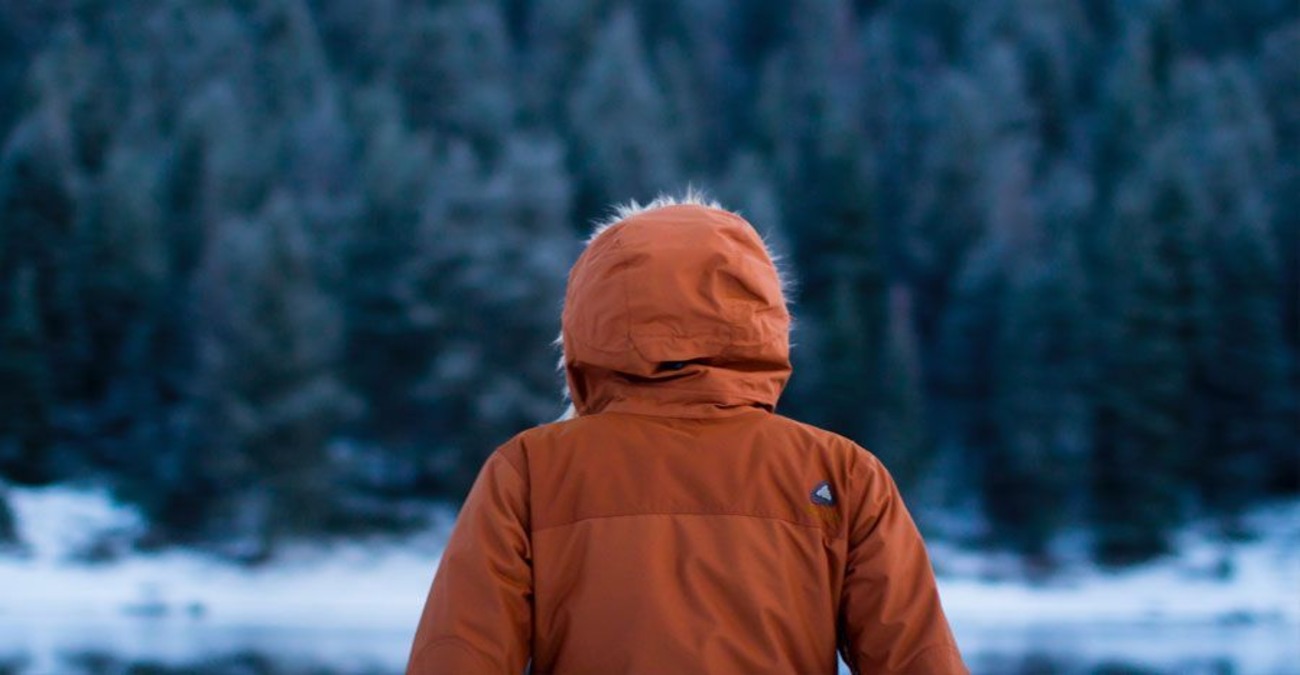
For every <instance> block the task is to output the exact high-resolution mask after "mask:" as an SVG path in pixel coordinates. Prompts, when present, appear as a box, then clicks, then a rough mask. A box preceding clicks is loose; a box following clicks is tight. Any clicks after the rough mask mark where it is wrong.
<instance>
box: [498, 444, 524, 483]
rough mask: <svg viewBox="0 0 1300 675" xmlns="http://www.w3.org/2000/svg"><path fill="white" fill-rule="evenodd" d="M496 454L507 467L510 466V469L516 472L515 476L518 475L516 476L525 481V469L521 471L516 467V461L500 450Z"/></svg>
mask: <svg viewBox="0 0 1300 675" xmlns="http://www.w3.org/2000/svg"><path fill="white" fill-rule="evenodd" d="M496 454H497V455H498V456H499V457H501V461H503V462H505V463H506V465H507V466H509V467H510V468H511V470H513V471H514V472H515V475H516V476H519V479H520V480H525V479H524V472H523V469H520V468H519V467H517V466H515V462H514V460H512V459H510V457H509V456H507V455H506V453H504V452H501V451H500V450H498V451H497V453H496ZM525 482H527V481H526V480H525Z"/></svg>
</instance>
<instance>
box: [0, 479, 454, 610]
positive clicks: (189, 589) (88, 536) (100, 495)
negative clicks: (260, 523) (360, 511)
mask: <svg viewBox="0 0 1300 675" xmlns="http://www.w3.org/2000/svg"><path fill="white" fill-rule="evenodd" d="M8 497H9V500H10V505H11V507H12V509H13V511H14V516H15V520H16V521H17V527H18V535H19V537H20V539H21V541H22V543H23V544H24V545H25V548H26V549H27V550H28V552H29V553H28V554H27V555H24V556H16V557H15V556H0V579H3V592H0V619H4V618H12V617H21V618H22V619H23V620H24V621H25V622H42V621H44V622H58V621H66V620H72V619H75V620H77V621H91V620H96V621H98V620H109V619H114V618H120V617H122V616H124V615H134V616H139V617H148V618H161V617H179V618H183V619H186V620H202V621H204V622H208V623H214V622H215V623H226V624H240V625H246V624H250V623H251V624H269V625H281V626H311V627H330V626H371V627H399V626H400V627H402V628H403V629H407V630H409V629H410V628H411V627H412V626H414V625H415V622H416V620H417V619H418V617H419V613H420V609H421V607H422V606H423V602H424V596H425V593H426V592H427V590H428V587H429V583H430V582H431V580H432V579H433V574H434V572H435V571H436V570H437V565H438V560H439V558H440V557H441V553H442V548H443V546H444V544H445V541H446V537H447V535H448V533H449V532H450V529H451V524H452V521H453V516H452V514H451V511H450V509H445V510H443V512H442V514H441V515H440V517H438V518H437V519H436V522H437V525H436V526H435V527H434V528H433V529H432V530H431V531H429V532H427V533H424V534H422V535H421V536H419V537H416V538H413V539H410V540H407V541H404V542H397V541H391V540H389V541H381V542H379V543H366V542H351V543H346V544H338V545H333V546H327V545H301V546H295V547H290V548H288V549H287V550H286V551H285V552H284V553H283V554H282V555H281V556H280V557H279V558H278V559H277V560H276V561H275V562H274V563H271V564H268V565H265V566H262V567H258V568H245V567H240V566H237V565H233V564H230V563H226V562H223V561H220V560H215V559H213V558H211V557H209V556H205V555H201V554H198V553H193V552H187V551H169V552H165V553H158V554H141V553H132V554H130V555H127V556H125V557H123V558H122V559H120V560H115V561H111V562H106V563H99V564H85V563H78V562H75V561H73V560H70V559H69V557H70V556H72V555H73V554H75V553H76V552H77V551H80V550H83V549H84V548H85V547H86V546H88V545H89V544H90V543H91V542H93V541H94V540H95V539H96V538H97V537H100V536H103V535H105V534H106V533H108V534H112V533H117V532H124V531H125V532H129V531H131V530H133V529H136V528H139V527H140V523H141V521H140V518H139V516H138V514H136V513H135V512H134V511H133V510H132V509H130V508H128V507H125V506H122V505H119V504H115V503H114V502H112V500H111V499H110V498H109V496H108V494H107V493H106V492H104V491H101V490H78V489H71V488H65V487H51V488H41V489H28V488H23V489H16V488H15V489H10V490H9V491H8Z"/></svg>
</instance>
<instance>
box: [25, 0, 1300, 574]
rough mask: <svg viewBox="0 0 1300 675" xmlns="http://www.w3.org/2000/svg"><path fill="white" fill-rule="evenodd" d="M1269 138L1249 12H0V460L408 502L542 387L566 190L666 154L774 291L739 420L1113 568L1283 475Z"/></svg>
mask: <svg viewBox="0 0 1300 675" xmlns="http://www.w3.org/2000/svg"><path fill="white" fill-rule="evenodd" d="M1298 139H1300V4H1298V3H1296V2H1293V1H1291V0H1232V1H1228V0H1221V1H1219V2H1213V1H1209V0H1180V1H1175V0H1140V1H1126V0H991V1H987V2H973V1H970V0H893V1H890V0H789V1H784V2H753V1H751V0H645V1H643V2H617V1H602V0H562V1H560V0H557V1H554V2H545V3H542V2H529V1H527V0H473V1H471V0H464V1H460V2H457V1H453V0H448V1H444V2H439V1H431V0H365V1H364V2H362V1H358V0H228V1H225V2H219V1H216V0H188V1H187V0H42V1H41V2H33V1H31V0H0V406H3V411H2V413H0V478H2V479H3V480H4V481H7V482H9V483H10V484H21V485H42V484H50V483H63V482H93V483H96V484H107V485H110V486H112V489H113V490H114V492H115V493H116V494H117V495H118V496H119V498H121V499H123V500H125V501H127V502H129V503H132V504H135V505H137V506H138V507H139V508H140V509H141V510H142V512H143V513H144V514H145V515H146V516H147V518H148V519H149V522H150V526H149V527H150V530H149V532H148V534H147V536H145V537H144V538H143V539H141V540H140V541H138V542H136V543H137V544H138V545H140V546H144V547H160V546H169V545H177V544H179V545H188V546H199V547H202V548H206V549H209V550H212V551H215V552H217V553H219V554H222V555H229V556H232V557H235V558H238V559H243V560H247V561H256V560H260V559H264V558H266V557H267V556H268V555H271V554H272V552H273V551H274V550H275V547H276V546H277V545H278V544H279V543H280V542H283V541H285V540H291V539H295V538H304V537H318V536H337V535H357V534H364V533H368V532H375V531H394V530H403V529H406V528H412V527H417V526H419V525H420V522H421V519H422V517H423V515H424V514H426V513H428V510H429V509H428V505H429V504H430V503H431V502H435V501H440V500H452V501H454V500H458V499H460V498H462V497H463V495H464V493H465V491H466V490H467V488H468V485H469V484H470V482H471V481H472V480H473V478H474V476H475V474H476V472H477V470H478V468H479V466H480V465H481V463H482V461H483V460H484V458H485V457H486V455H487V454H488V453H490V452H491V451H492V450H493V448H494V447H495V446H496V445H498V444H499V443H501V442H503V441H504V440H506V439H507V438H508V437H509V436H510V435H512V434H514V433H515V432H517V431H519V430H521V429H523V428H525V427H527V426H530V425H533V424H536V423H539V422H543V421H546V420H548V419H553V418H554V417H555V416H557V415H558V414H559V413H560V412H561V409H562V406H561V402H560V398H559V393H558V392H559V389H560V385H561V378H560V376H559V375H558V374H557V373H556V371H555V361H556V356H557V355H556V352H555V351H554V348H553V347H552V346H551V340H552V339H553V338H554V336H555V335H556V334H557V332H558V327H559V311H560V304H561V298H562V292H563V285H564V281H565V274H566V272H567V269H568V266H569V264H570V263H571V262H572V260H573V258H574V257H575V256H576V254H577V252H578V250H579V242H580V240H581V238H582V236H583V234H584V232H585V231H586V230H587V228H588V226H589V223H590V221H591V220H592V219H594V218H596V217H599V216H602V215H605V214H606V213H607V211H608V207H609V205H610V204H612V203H614V202H621V201H625V200H628V199H632V198H635V199H641V200H645V199H648V198H652V197H654V196H655V195H656V194H657V193H659V192H661V191H679V190H681V189H683V188H684V187H685V186H686V185H687V184H693V185H695V186H696V187H702V188H705V189H707V190H709V191H710V193H711V194H712V195H713V196H715V197H717V198H718V199H720V200H722V201H723V202H724V203H725V204H726V205H727V206H729V207H730V208H735V209H739V210H740V211H742V213H744V214H745V215H746V216H747V217H748V218H749V219H750V220H751V221H752V222H753V223H754V225H755V226H756V227H757V228H758V229H760V230H761V231H763V232H765V233H767V235H768V236H769V237H770V238H771V239H772V240H773V241H775V242H776V243H777V246H778V247H779V248H780V249H781V250H782V251H783V253H784V254H785V256H786V264H787V265H789V266H790V267H791V268H792V271H793V273H794V276H795V277H796V279H797V280H798V289H797V304H796V306H795V314H796V317H797V319H798V326H797V328H796V334H795V342H796V343H797V346H796V370H795V376H794V380H793V382H792V385H791V388H790V390H788V392H787V395H786V397H785V398H784V399H783V406H782V411H783V412H785V413H788V414H791V415H793V416H796V417H800V418H802V419H805V420H807V421H809V422H813V423H818V424H822V425H825V426H828V427H830V428H832V429H835V430H837V431H840V432H842V433H845V434H847V435H849V436H851V437H853V438H854V439H856V440H857V441H859V442H860V443H862V444H864V445H866V446H867V447H868V448H870V449H872V450H873V451H874V452H876V453H877V454H878V455H880V456H881V457H882V458H883V459H884V460H885V462H886V464H887V465H889V466H890V467H891V469H892V470H893V471H894V472H895V474H896V476H897V477H898V479H899V481H900V483H901V484H902V485H903V489H904V492H905V494H906V495H907V497H908V500H909V503H910V504H912V505H913V508H914V509H915V511H916V512H917V514H918V516H919V518H920V519H921V521H922V525H923V527H925V528H926V529H927V530H928V531H930V532H931V533H932V534H934V535H935V536H942V537H949V538H952V539H955V540H958V541H964V542H968V543H971V544H975V545H980V546H987V547H994V548H1003V549H1008V550H1012V551H1015V552H1018V553H1020V554H1022V555H1024V556H1025V557H1026V559H1030V560H1036V561H1040V562H1042V563H1045V564H1049V565H1050V564H1051V561H1052V560H1053V559H1055V558H1056V557H1058V556H1059V555H1061V552H1062V551H1065V550H1069V548H1070V547H1071V546H1075V547H1077V544H1078V542H1079V541H1084V542H1086V550H1088V551H1090V554H1091V555H1093V556H1094V557H1095V558H1096V559H1098V560H1101V561H1103V562H1105V563H1109V564H1124V563H1131V562H1136V561H1140V560H1144V559H1147V558H1149V557H1151V556H1154V555H1158V554H1160V553H1161V552H1162V551H1164V550H1165V549H1166V547H1167V546H1168V545H1169V542H1168V535H1169V533H1170V532H1171V531H1172V529H1173V528H1174V527H1176V526H1177V525H1179V524H1180V523H1183V522H1185V521H1186V520H1187V519H1190V518H1202V517H1213V518H1216V519H1217V520H1218V522H1220V523H1221V524H1222V528H1223V533H1224V535H1225V536H1232V535H1233V534H1234V529H1235V528H1234V522H1235V517H1236V516H1237V515H1238V514H1240V513H1241V512H1242V510H1243V509H1244V508H1246V507H1248V506H1250V505H1252V504H1254V503H1256V502H1259V501H1261V500H1265V499H1269V498H1271V497H1276V496H1281V495H1291V496H1294V495H1296V494H1297V493H1300V449H1298V448H1300V416H1298V415H1297V393H1298V392H1300V368H1298V364H1300V358H1298V357H1300V315H1298V314H1297V312H1298V311H1300V278H1298V276H1297V273H1298V271H1300V215H1298V214H1300V209H1298V208H1297V207H1298V206H1300V152H1298V150H1297V141H1298ZM3 503H4V498H3V492H2V489H0V536H3V531H4V529H5V528H4V521H5V509H4V506H3ZM1071 542H1074V543H1071Z"/></svg>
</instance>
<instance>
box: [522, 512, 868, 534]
mask: <svg viewBox="0 0 1300 675" xmlns="http://www.w3.org/2000/svg"><path fill="white" fill-rule="evenodd" d="M640 516H696V517H706V518H707V517H709V516H722V517H729V518H756V519H759V520H774V521H776V522H778V523H786V524H788V525H794V526H795V527H802V528H805V529H809V530H818V531H820V532H823V533H827V534H830V533H828V532H827V531H826V529H825V528H823V527H822V526H821V525H810V524H808V523H801V522H798V521H795V520H790V519H788V518H780V517H777V516H762V515H756V514H753V513H723V512H707V513H705V512H695V511H650V512H645V513H614V514H609V515H604V516H587V517H585V518H578V519H575V520H570V521H567V522H563V523H556V524H555V525H543V526H542V527H538V528H534V529H533V533H534V534H535V533H537V532H543V531H546V530H554V529H556V528H560V527H568V526H570V525H577V524H578V523H582V522H586V521H588V520H606V519H611V518H637V517H640ZM830 536H831V538H832V539H843V538H844V537H841V536H838V535H835V534H830Z"/></svg>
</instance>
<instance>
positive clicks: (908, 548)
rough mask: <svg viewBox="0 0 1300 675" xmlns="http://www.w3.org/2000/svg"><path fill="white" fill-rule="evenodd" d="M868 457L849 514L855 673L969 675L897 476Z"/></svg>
mask: <svg viewBox="0 0 1300 675" xmlns="http://www.w3.org/2000/svg"><path fill="white" fill-rule="evenodd" d="M862 454H863V455H865V457H866V461H863V462H860V463H859V464H858V466H857V468H856V469H855V471H854V473H853V477H852V483H853V484H852V485H851V486H850V487H851V495H850V498H851V500H853V501H852V502H851V503H850V504H849V505H848V506H849V508H850V509H851V510H850V511H849V512H848V514H846V515H847V518H848V526H849V528H848V538H849V541H848V557H847V559H846V566H845V576H844V586H843V592H842V594H841V596H840V609H839V632H840V652H841V654H842V655H843V657H844V660H845V662H846V663H847V664H848V665H849V668H850V669H851V670H852V671H853V672H854V673H855V674H857V673H871V674H872V675H877V674H878V675H965V674H966V673H968V671H967V670H966V666H965V665H963V664H962V660H961V655H960V653H959V652H958V650H957V643H956V641H955V640H954V639H953V636H952V631H951V630H950V629H949V627H948V620H947V618H946V617H945V616H944V613H943V607H942V606H940V604H939V592H938V588H937V587H936V585H935V580H934V572H933V570H932V569H931V567H930V558H929V556H928V555H927V554H926V552H925V544H924V542H922V540H921V535H920V533H919V532H918V531H917V529H916V525H915V524H914V523H913V522H912V517H911V516H910V515H909V514H908V512H907V508H906V507H905V506H904V505H903V499H902V497H901V496H900V495H899V493H898V488H897V486H895V484H894V481H893V478H892V477H890V475H889V472H888V471H886V470H885V467H884V466H883V465H882V464H881V463H880V462H879V460H877V459H876V458H875V457H874V456H872V455H870V454H869V453H866V452H865V451H863V452H862Z"/></svg>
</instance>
